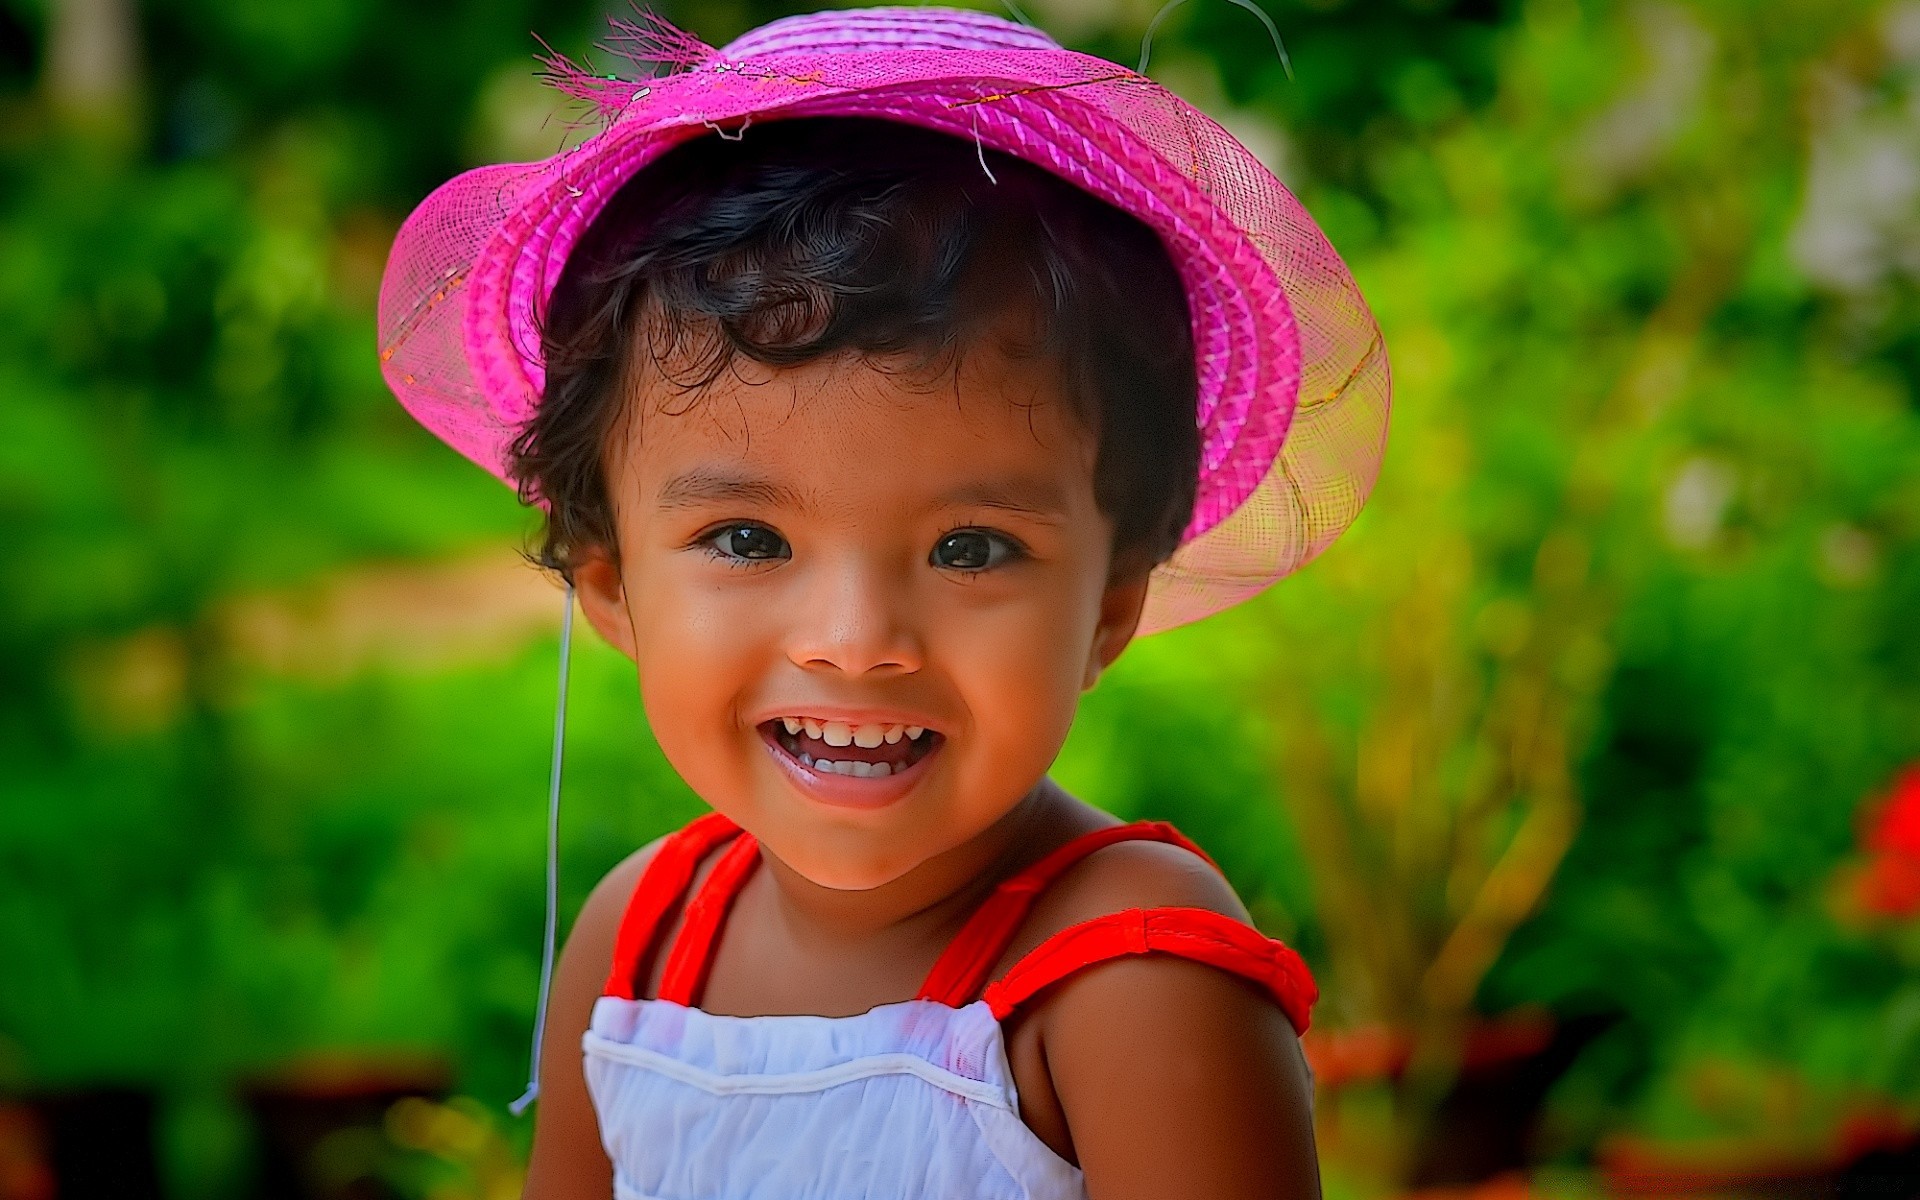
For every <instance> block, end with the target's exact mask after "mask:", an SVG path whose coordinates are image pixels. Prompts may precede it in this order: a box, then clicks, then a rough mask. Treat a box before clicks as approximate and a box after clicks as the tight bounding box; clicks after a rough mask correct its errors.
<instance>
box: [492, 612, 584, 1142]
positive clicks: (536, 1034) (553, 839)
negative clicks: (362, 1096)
mask: <svg viewBox="0 0 1920 1200" xmlns="http://www.w3.org/2000/svg"><path fill="white" fill-rule="evenodd" d="M572 658H573V580H571V579H569V580H567V594H566V610H565V612H564V614H563V615H562V616H561V618H560V688H559V696H558V698H557V699H555V701H554V704H553V767H552V769H551V770H550V771H549V772H548V774H547V924H546V933H545V936H544V937H543V939H542V940H541V943H540V999H539V1001H538V1002H537V1003H536V1004H535V1005H534V1009H533V1052H532V1054H531V1055H529V1062H528V1065H527V1090H526V1091H524V1092H522V1093H520V1098H519V1099H518V1100H515V1101H514V1102H513V1103H512V1104H509V1105H507V1111H508V1112H510V1113H512V1114H513V1115H514V1116H516V1117H517V1116H519V1115H520V1114H522V1113H524V1112H526V1111H527V1108H528V1107H529V1106H530V1105H532V1104H533V1102H534V1100H535V1099H537V1098H538V1097H539V1095H540V1043H541V1040H542V1038H543V1037H544V1035H545V1034H546V1030H547V995H548V992H549V991H550V990H551V989H552V987H553V944H554V934H555V933H556V931H557V928H558V925H559V917H560V760H561V757H562V754H563V752H564V751H565V750H566V745H567V665H568V663H569V662H570V661H571V660H572Z"/></svg>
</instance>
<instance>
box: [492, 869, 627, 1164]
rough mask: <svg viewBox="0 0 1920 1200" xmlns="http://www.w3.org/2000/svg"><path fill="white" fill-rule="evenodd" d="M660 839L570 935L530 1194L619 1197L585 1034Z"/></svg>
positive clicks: (615, 874)
mask: <svg viewBox="0 0 1920 1200" xmlns="http://www.w3.org/2000/svg"><path fill="white" fill-rule="evenodd" d="M659 845H660V843H659V842H654V843H653V844H652V845H649V846H646V847H644V848H643V849H640V850H638V851H635V852H634V853H633V854H631V855H629V856H627V858H626V859H625V860H624V861H623V862H621V863H620V865H619V866H617V867H615V868H614V869H613V870H611V871H609V872H607V875H606V878H604V879H602V880H601V881H600V882H599V884H598V885H596V886H595V887H594V889H593V893H592V895H590V896H588V897H587V903H586V905H585V906H584V907H583V908H582V909H581V910H580V917H579V919H578V920H576V921H575V922H574V923H573V929H572V931H571V932H570V933H568V935H567V945H566V949H564V950H563V951H561V954H560V962H559V965H558V967H557V968H556V969H555V971H554V977H553V994H552V996H551V998H550V1000H549V1003H548V1005H547V1024H546V1030H545V1032H544V1034H543V1036H542V1041H541V1045H542V1051H541V1057H540V1099H539V1103H538V1105H537V1106H536V1107H535V1109H534V1125H533V1156H532V1158H531V1160H530V1161H529V1162H528V1164H527V1184H526V1189H525V1191H524V1192H523V1193H522V1195H523V1196H524V1197H525V1200H608V1197H610V1196H612V1195H613V1164H612V1163H610V1162H608V1161H607V1153H606V1151H605V1150H604V1149H602V1148H601V1145H600V1125H599V1122H598V1121H596V1120H595V1119H594V1113H593V1102H592V1101H591V1100H590V1099H588V1097H587V1084H586V1077H585V1075H584V1073H583V1072H582V1070H581V1066H580V1038H581V1036H582V1035H583V1034H585V1033H586V1031H587V1021H588V1018H589V1017H590V1016H591V1015H592V1013H593V1002H594V1001H595V1000H596V999H598V998H599V996H600V990H601V986H602V985H603V984H604V983H605V982H606V978H607V970H608V967H609V965H610V964H611V963H612V962H613V943H614V938H615V935H616V934H617V933H618V932H619V929H620V918H621V916H622V915H623V914H624V913H625V912H626V907H627V900H628V898H629V897H630V896H631V895H632V894H633V888H634V885H635V884H636V883H637V882H638V881H639V878H640V873H641V872H642V871H643V870H645V869H646V865H647V863H649V862H651V861H652V859H653V854H654V851H655V849H657V848H658V847H659Z"/></svg>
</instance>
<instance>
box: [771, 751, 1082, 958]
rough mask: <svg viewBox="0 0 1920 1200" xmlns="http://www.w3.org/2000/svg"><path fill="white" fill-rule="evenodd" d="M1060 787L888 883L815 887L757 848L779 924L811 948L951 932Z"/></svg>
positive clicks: (1014, 864)
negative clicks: (848, 888)
mask: <svg viewBox="0 0 1920 1200" xmlns="http://www.w3.org/2000/svg"><path fill="white" fill-rule="evenodd" d="M1057 795H1059V790H1058V789H1057V788H1055V787H1054V786H1053V784H1052V782H1051V781H1050V780H1047V779H1044V778H1043V779H1041V781H1040V782H1039V783H1037V784H1035V785H1034V787H1033V789H1032V790H1031V791H1029V792H1028V793H1027V794H1026V797H1025V798H1024V799H1022V800H1021V801H1020V802H1019V803H1018V804H1016V805H1014V806H1013V808H1012V810H1011V811H1009V812H1008V813H1007V814H1006V815H1005V816H1003V817H1001V818H1000V819H999V820H998V821H996V822H994V823H993V824H992V825H990V826H988V827H987V828H986V830H984V831H983V832H981V833H980V834H979V835H978V836H976V837H974V838H971V839H969V840H968V841H966V842H963V843H962V844H960V845H958V846H955V847H954V848H953V849H951V850H948V851H946V852H945V853H944V854H940V855H936V856H935V857H933V858H930V859H928V860H927V861H926V862H923V863H921V864H920V865H919V866H917V867H915V868H914V869H913V870H911V871H908V872H907V873H906V874H905V875H902V876H901V877H900V878H898V879H895V880H893V881H892V882H891V883H886V884H882V885H881V886H879V887H877V888H869V889H866V890H864V891H857V892H849V891H840V890H837V889H835V888H829V887H822V886H820V885H819V884H817V883H814V882H813V881H812V880H810V879H808V878H806V877H805V876H804V875H801V874H800V873H799V872H797V871H795V870H794V869H793V868H791V867H789V866H788V865H787V864H786V863H784V862H781V861H780V859H779V858H777V857H776V856H774V855H773V854H772V853H771V852H769V851H768V850H767V849H766V848H765V847H764V846H763V847H761V855H762V858H761V862H762V865H763V867H764V868H765V870H766V872H767V874H768V876H769V877H770V879H771V880H772V882H773V883H774V885H775V886H774V887H773V888H772V889H771V891H772V893H773V896H772V898H773V900H774V903H775V906H776V910H777V912H778V915H779V917H780V919H781V920H782V921H783V922H784V923H785V924H786V926H787V927H788V929H789V930H790V931H791V932H792V934H793V935H794V936H795V937H796V938H798V939H801V940H804V941H810V942H815V943H822V942H827V943H835V942H870V941H871V940H873V939H874V938H876V937H883V936H886V935H888V934H905V933H912V934H931V933H933V932H936V931H939V930H942V929H945V928H948V927H957V926H958V925H959V924H960V923H961V922H962V921H964V920H965V919H966V917H967V916H968V915H970V914H971V913H972V912H973V910H974V909H975V908H976V907H978V905H979V903H980V901H981V900H982V899H983V898H984V897H985V896H986V895H987V893H988V892H990V891H992V890H993V888H994V886H995V885H996V884H998V883H999V882H1000V881H1001V880H1002V879H1004V878H1006V877H1007V876H1008V875H1010V874H1011V873H1012V872H1013V871H1015V870H1017V869H1018V868H1019V867H1020V866H1021V865H1023V863H1024V862H1025V860H1026V858H1027V857H1028V856H1027V855H1024V854H1022V852H1021V851H1022V848H1023V847H1024V846H1026V845H1028V844H1029V843H1030V839H1029V838H1028V837H1027V836H1026V835H1027V834H1028V833H1029V832H1030V831H1031V830H1032V829H1033V828H1034V827H1035V826H1036V825H1038V824H1040V823H1041V822H1042V821H1043V820H1044V816H1045V813H1046V811H1047V810H1048V809H1049V808H1051V807H1052V806H1053V803H1054V800H1055V797H1056V796H1057Z"/></svg>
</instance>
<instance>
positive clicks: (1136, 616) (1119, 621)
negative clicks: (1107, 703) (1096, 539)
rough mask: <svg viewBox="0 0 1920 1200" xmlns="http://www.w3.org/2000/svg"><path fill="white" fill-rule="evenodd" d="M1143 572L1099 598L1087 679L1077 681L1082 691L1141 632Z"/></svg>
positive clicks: (1144, 600) (1119, 582) (1144, 603)
mask: <svg viewBox="0 0 1920 1200" xmlns="http://www.w3.org/2000/svg"><path fill="white" fill-rule="evenodd" d="M1149 578H1150V576H1149V574H1147V573H1145V572H1142V573H1140V574H1139V575H1138V576H1137V577H1136V576H1133V575H1131V574H1130V575H1129V576H1128V577H1127V578H1124V579H1117V580H1114V581H1112V582H1110V583H1108V584H1107V590H1106V592H1105V593H1103V594H1102V595H1101V597H1100V624H1099V625H1098V626H1096V627H1095V628H1094V631H1093V645H1092V647H1091V648H1090V649H1089V651H1088V653H1087V671H1086V675H1085V676H1084V677H1083V678H1082V679H1081V681H1080V688H1081V690H1082V691H1085V690H1086V689H1087V688H1090V687H1092V686H1093V685H1094V683H1095V682H1096V681H1098V680H1099V678H1100V672H1102V671H1104V670H1106V669H1107V668H1108V667H1110V666H1112V665H1113V660H1114V659H1116V658H1119V657H1120V652H1121V651H1122V650H1125V649H1126V648H1127V643H1128V642H1131V641H1132V640H1133V635H1134V633H1135V632H1136V631H1137V630H1138V629H1139V628H1140V613H1141V611H1142V610H1143V609H1145V608H1146V606H1147V583H1148V580H1149Z"/></svg>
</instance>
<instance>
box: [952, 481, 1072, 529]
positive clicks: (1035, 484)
mask: <svg viewBox="0 0 1920 1200" xmlns="http://www.w3.org/2000/svg"><path fill="white" fill-rule="evenodd" d="M940 506H941V507H942V508H997V509H1002V510H1004V511H1007V512H1017V513H1024V514H1026V515H1027V516H1031V517H1038V518H1042V519H1045V518H1049V517H1062V516H1065V515H1066V511H1067V498H1066V494H1065V493H1064V492H1062V491H1061V490H1060V485H1059V484H1057V483H1055V482H1054V481H1052V480H1050V479H1035V478H1031V477H1027V476H1012V477H1009V478H1006V479H994V480H986V481H982V482H980V483H973V484H968V485H967V486H965V487H961V488H956V489H954V490H953V491H951V492H948V493H947V494H946V495H944V496H942V497H940Z"/></svg>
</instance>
